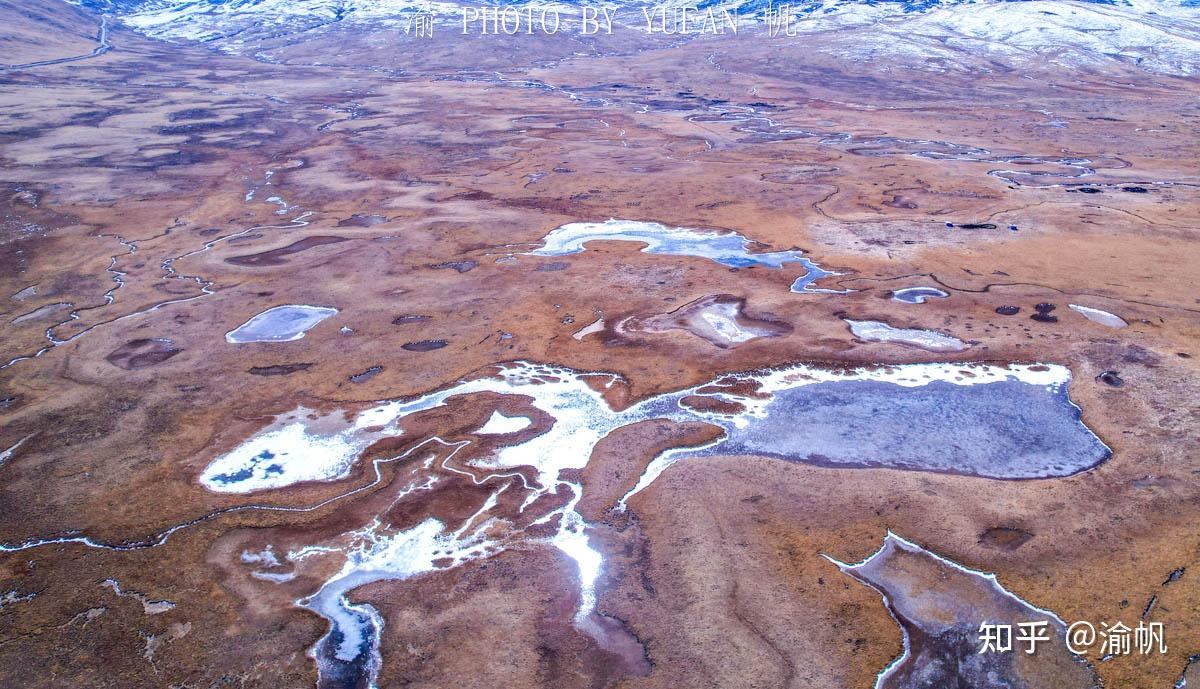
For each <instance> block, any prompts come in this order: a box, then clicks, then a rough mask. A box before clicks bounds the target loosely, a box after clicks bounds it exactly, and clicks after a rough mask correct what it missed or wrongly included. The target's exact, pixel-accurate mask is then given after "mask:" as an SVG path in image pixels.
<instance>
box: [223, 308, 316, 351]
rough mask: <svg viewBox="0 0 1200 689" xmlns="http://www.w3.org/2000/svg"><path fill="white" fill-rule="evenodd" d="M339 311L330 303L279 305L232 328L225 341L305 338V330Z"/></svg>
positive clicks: (277, 340)
mask: <svg viewBox="0 0 1200 689" xmlns="http://www.w3.org/2000/svg"><path fill="white" fill-rule="evenodd" d="M337 312H338V310H337V309H334V308H330V307H328V306H305V305H302V304H286V305H284V306H275V307H272V308H269V309H267V310H266V311H263V312H262V313H260V314H258V315H256V316H254V317H253V318H251V319H250V320H248V321H246V322H245V323H242V324H241V325H239V326H238V327H236V328H234V329H233V330H230V331H229V332H228V333H226V334H225V341H226V342H228V343H230V344H245V343H248V342H291V341H292V340H299V339H300V338H302V337H304V333H306V332H308V331H309V330H311V329H312V328H313V327H315V326H316V325H317V324H318V323H320V322H321V321H323V320H325V319H326V318H329V317H330V316H333V315H335V314H336V313H337Z"/></svg>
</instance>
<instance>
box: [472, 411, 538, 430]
mask: <svg viewBox="0 0 1200 689" xmlns="http://www.w3.org/2000/svg"><path fill="white" fill-rule="evenodd" d="M531 425H533V422H532V421H530V420H529V417H528V416H505V415H504V414H502V413H500V410H496V411H494V412H492V416H491V418H489V419H488V420H487V423H485V424H483V426H481V427H480V428H479V430H477V431H475V432H476V433H482V434H484V435H503V434H505V433H516V432H517V431H523V430H525V429H526V428H529V427H530V426H531Z"/></svg>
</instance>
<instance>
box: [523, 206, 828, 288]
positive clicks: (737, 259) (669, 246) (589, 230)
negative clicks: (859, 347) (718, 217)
mask: <svg viewBox="0 0 1200 689" xmlns="http://www.w3.org/2000/svg"><path fill="white" fill-rule="evenodd" d="M593 241H610V242H638V243H641V244H645V245H646V246H645V248H643V249H642V252H643V253H648V254H663V255H667V256H697V257H700V258H707V259H708V260H710V261H714V262H716V263H720V264H721V265H724V266H729V267H731V268H749V267H752V266H761V267H764V268H782V267H783V266H784V265H786V264H788V263H799V264H800V265H801V266H803V267H804V268H805V270H806V271H807V272H806V273H805V274H804V275H802V276H800V277H798V278H796V280H795V282H793V283H792V288H791V289H792V291H793V292H827V293H838V291H837V290H823V289H817V288H814V287H812V283H813V282H815V281H816V280H819V279H821V278H824V277H829V276H832V275H838V273H833V272H830V271H827V270H824V269H822V268H821V267H820V266H818V265H817V264H815V263H813V262H812V261H811V260H809V259H808V258H805V256H804V252H803V251H798V250H793V251H771V252H764V253H753V252H751V251H750V248H751V247H752V246H755V245H757V244H758V242H755V241H754V240H751V239H748V238H746V237H743V236H742V235H740V234H738V233H736V232H727V231H717V230H698V229H693V228H690V227H668V226H666V225H663V224H661V223H656V222H644V221H639V220H617V219H616V218H612V219H609V220H606V221H604V222H573V223H567V224H566V225H562V226H561V227H558V228H556V229H554V230H551V231H550V233H549V234H547V235H546V236H545V238H544V239H543V240H542V246H541V248H539V249H535V250H533V251H531V252H529V255H531V256H566V255H569V254H578V253H581V252H582V251H584V250H585V246H584V245H585V244H587V243H588V242H593Z"/></svg>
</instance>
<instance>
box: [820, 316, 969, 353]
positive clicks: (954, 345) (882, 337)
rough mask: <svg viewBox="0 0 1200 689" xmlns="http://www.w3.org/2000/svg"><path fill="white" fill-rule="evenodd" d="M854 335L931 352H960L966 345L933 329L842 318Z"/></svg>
mask: <svg viewBox="0 0 1200 689" xmlns="http://www.w3.org/2000/svg"><path fill="white" fill-rule="evenodd" d="M843 320H845V321H846V323H847V324H848V325H849V326H850V332H852V333H854V336H855V337H857V338H859V339H862V340H866V341H868V342H898V343H900V344H906V345H912V346H914V347H920V348H921V349H928V350H930V351H933V352H961V351H962V350H964V349H966V348H967V345H966V343H965V342H963V341H962V340H960V339H958V338H957V337H951V336H950V335H943V334H941V333H939V332H934V331H933V330H920V329H918V328H896V327H893V326H891V325H888V324H887V323H884V322H883V321H854V320H850V319H849V318H846V319H843Z"/></svg>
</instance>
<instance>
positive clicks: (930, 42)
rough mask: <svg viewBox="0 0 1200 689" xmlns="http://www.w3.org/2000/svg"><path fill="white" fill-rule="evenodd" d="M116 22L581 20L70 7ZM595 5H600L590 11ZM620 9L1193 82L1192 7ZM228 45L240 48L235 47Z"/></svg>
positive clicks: (935, 62)
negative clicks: (713, 14) (717, 16)
mask: <svg viewBox="0 0 1200 689" xmlns="http://www.w3.org/2000/svg"><path fill="white" fill-rule="evenodd" d="M75 2H77V3H78V4H82V5H83V6H84V7H87V8H89V9H92V10H94V11H99V12H104V13H108V14H113V15H116V16H117V17H118V18H120V19H121V21H123V22H124V23H125V24H126V25H128V26H130V27H132V28H134V29H135V30H137V31H140V32H142V33H144V34H146V35H148V36H152V37H155V38H160V39H165V40H172V41H202V42H214V43H216V45H217V46H218V47H223V48H224V49H228V50H237V49H241V48H244V47H246V46H249V45H252V44H253V43H254V42H255V41H256V40H257V39H258V38H259V37H263V36H271V37H278V36H279V35H281V34H289V33H299V32H303V31H309V30H311V29H313V28H315V27H320V26H325V25H334V24H345V25H364V26H372V27H374V28H384V29H386V28H389V27H402V26H404V25H405V24H407V23H408V22H409V21H411V18H412V17H413V15H414V14H416V13H417V12H419V11H421V12H430V13H432V14H433V15H435V16H436V17H438V18H439V19H440V20H441V21H446V22H451V21H455V20H456V19H457V18H458V16H459V13H460V11H461V8H462V7H463V6H468V5H469V6H476V7H478V6H482V5H488V6H496V5H517V6H520V7H523V6H525V5H532V6H533V7H535V8H537V9H538V10H539V11H540V10H541V9H542V8H550V7H553V8H557V9H558V10H559V11H560V12H562V13H563V14H564V15H570V14H572V13H575V12H578V9H579V7H580V4H581V3H580V2H576V1H570V2H565V1H561V0H559V1H549V0H486V1H482V2H481V1H480V0H458V1H455V0H75ZM588 4H591V5H593V6H594V5H595V4H596V3H594V2H593V3H588ZM601 4H604V5H607V6H620V7H621V8H628V9H629V11H627V12H625V13H623V18H624V19H625V20H626V22H627V23H628V26H629V28H630V29H633V30H637V29H638V28H639V25H642V26H644V21H642V20H641V13H640V11H638V10H639V9H640V8H641V7H643V6H646V5H650V4H653V5H655V6H658V7H662V6H664V5H667V6H676V7H678V6H689V7H699V8H701V9H707V8H712V9H714V10H715V11H717V12H721V11H724V10H728V11H730V12H736V13H737V15H738V16H739V17H740V18H741V19H742V20H743V21H749V22H755V21H757V22H760V23H761V22H763V21H764V20H765V19H766V17H767V16H768V13H772V12H773V13H774V15H773V16H775V17H776V18H778V17H779V11H780V10H781V9H783V8H786V13H787V14H788V15H789V16H790V20H789V22H788V27H789V31H790V32H792V33H799V34H813V35H816V34H820V35H821V40H820V42H819V45H817V47H816V49H817V50H819V51H820V52H823V53H826V54H832V55H836V56H838V57H842V58H845V59H851V60H858V61H868V60H888V59H890V60H895V61H898V62H899V63H900V64H904V65H907V66H918V67H921V68H926V69H933V70H937V71H941V70H947V69H950V70H952V69H954V68H955V65H959V64H961V65H969V64H972V61H971V60H965V61H964V56H965V57H968V58H971V57H973V58H977V59H976V60H974V64H979V62H980V61H981V60H982V61H985V62H990V63H992V64H994V65H995V66H997V67H999V68H1020V67H1021V66H1022V65H1023V64H1025V63H1028V62H1030V61H1033V60H1039V61H1046V60H1049V61H1050V62H1052V63H1055V64H1058V65H1060V66H1066V67H1072V68H1096V69H1103V68H1104V67H1105V66H1106V65H1107V64H1111V63H1113V62H1120V63H1125V64H1127V65H1133V66H1136V67H1138V68H1140V69H1143V70H1145V71H1148V72H1152V73H1162V74H1173V75H1183V76H1190V75H1195V74H1200V0H793V1H792V2H786V1H780V0H667V1H666V2H660V1H657V0H653V1H652V0H647V1H646V2H641V1H636V0H635V1H632V2H631V1H630V0H619V1H617V2H606V3H601ZM235 46H240V48H239V47H235Z"/></svg>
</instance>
